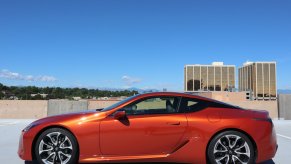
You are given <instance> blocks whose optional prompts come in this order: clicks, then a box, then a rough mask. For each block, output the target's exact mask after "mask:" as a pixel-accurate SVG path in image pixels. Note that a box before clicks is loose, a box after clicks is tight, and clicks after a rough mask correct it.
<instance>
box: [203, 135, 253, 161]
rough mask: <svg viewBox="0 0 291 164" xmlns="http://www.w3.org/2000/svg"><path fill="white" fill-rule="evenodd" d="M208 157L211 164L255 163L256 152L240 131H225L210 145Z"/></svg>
mask: <svg viewBox="0 0 291 164" xmlns="http://www.w3.org/2000/svg"><path fill="white" fill-rule="evenodd" d="M207 157H208V160H209V162H210V163H211V164H216V163H217V164H220V163H221V164H228V163H247V164H253V163H255V150H254V146H253V144H252V142H251V140H250V139H249V138H248V137H247V136H246V135H245V134H243V133H240V132H238V131H225V132H222V133H219V134H218V135H216V136H215V137H214V138H213V139H212V140H211V141H210V143H209V146H208V149H207Z"/></svg>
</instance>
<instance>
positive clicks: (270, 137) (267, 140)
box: [257, 125, 278, 163]
mask: <svg viewBox="0 0 291 164" xmlns="http://www.w3.org/2000/svg"><path fill="white" fill-rule="evenodd" d="M262 131H263V132H264V133H262V136H261V137H260V138H259V139H258V140H259V141H258V142H257V162H258V163H260V162H263V161H266V160H269V159H272V158H273V157H274V156H275V155H276V153H277V150H278V144H277V136H276V131H275V129H274V127H273V125H270V126H269V127H268V128H266V129H264V130H263V129H262Z"/></svg>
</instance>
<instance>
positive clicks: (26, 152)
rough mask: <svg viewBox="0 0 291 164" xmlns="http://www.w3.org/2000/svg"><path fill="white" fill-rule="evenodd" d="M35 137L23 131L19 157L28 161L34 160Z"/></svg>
mask: <svg viewBox="0 0 291 164" xmlns="http://www.w3.org/2000/svg"><path fill="white" fill-rule="evenodd" d="M32 142H33V137H32V136H31V135H30V134H29V133H27V132H24V131H22V132H21V135H20V138H19V146H18V156H19V157H20V158H21V159H23V160H26V161H31V160H32V154H31V152H32V151H31V148H32Z"/></svg>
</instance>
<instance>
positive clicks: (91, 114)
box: [31, 110, 106, 125]
mask: <svg viewBox="0 0 291 164" xmlns="http://www.w3.org/2000/svg"><path fill="white" fill-rule="evenodd" d="M105 115H106V114H105V112H100V111H96V110H87V111H81V112H74V113H67V114H60V115H54V116H49V117H45V118H42V119H39V120H36V121H34V122H33V123H31V124H35V125H39V124H63V123H65V122H68V121H74V120H76V121H78V120H81V119H82V118H92V119H94V120H98V119H101V118H104V117H105Z"/></svg>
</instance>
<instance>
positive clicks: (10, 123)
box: [0, 121, 19, 126]
mask: <svg viewBox="0 0 291 164" xmlns="http://www.w3.org/2000/svg"><path fill="white" fill-rule="evenodd" d="M18 122H19V121H15V122H3V123H0V126H7V125H15V124H17V123H18Z"/></svg>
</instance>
